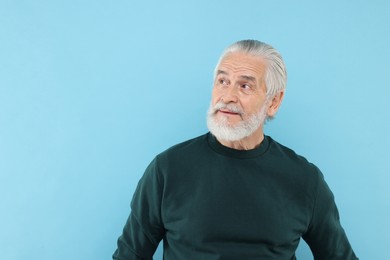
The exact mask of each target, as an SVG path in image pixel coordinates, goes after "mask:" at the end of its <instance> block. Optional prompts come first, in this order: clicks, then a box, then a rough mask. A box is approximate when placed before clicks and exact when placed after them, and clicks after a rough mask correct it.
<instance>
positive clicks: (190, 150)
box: [156, 134, 208, 162]
mask: <svg viewBox="0 0 390 260" xmlns="http://www.w3.org/2000/svg"><path fill="white" fill-rule="evenodd" d="M207 136H208V134H203V135H200V136H197V137H195V138H192V139H189V140H186V141H183V142H181V143H178V144H176V145H173V146H171V147H170V148H168V149H166V150H165V151H163V152H161V153H160V154H158V155H157V156H156V160H157V161H160V162H161V161H162V162H165V161H167V160H172V159H174V160H178V159H180V158H188V157H191V156H196V155H198V154H199V153H201V152H204V151H205V150H206V149H207V147H208V141H207Z"/></svg>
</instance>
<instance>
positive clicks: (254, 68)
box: [211, 52, 267, 127]
mask: <svg viewBox="0 0 390 260" xmlns="http://www.w3.org/2000/svg"><path fill="white" fill-rule="evenodd" d="M264 73H265V64H264V61H263V60H262V59H261V58H258V57H253V56H250V55H247V54H244V53H239V52H238V53H231V54H228V55H227V56H225V57H224V58H223V59H222V61H221V63H220V65H219V67H218V68H217V74H216V78H215V82H214V88H213V93H212V102H211V105H212V106H213V107H215V106H216V105H217V104H218V105H219V104H221V103H222V104H227V105H228V106H227V107H223V108H220V109H217V110H216V111H215V114H214V115H213V117H214V119H215V120H216V121H220V122H224V124H225V125H227V126H231V127H235V126H237V125H238V124H240V123H241V122H243V121H248V120H249V118H250V117H251V116H254V115H259V113H260V111H261V110H262V108H263V113H267V110H266V107H264V105H265V102H266V86H265V82H264ZM218 105H217V107H218ZM264 116H265V114H264Z"/></svg>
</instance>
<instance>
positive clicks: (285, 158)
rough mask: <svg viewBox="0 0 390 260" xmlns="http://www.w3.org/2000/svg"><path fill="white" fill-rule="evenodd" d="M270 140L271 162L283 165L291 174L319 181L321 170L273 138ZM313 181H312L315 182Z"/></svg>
mask: <svg viewBox="0 0 390 260" xmlns="http://www.w3.org/2000/svg"><path fill="white" fill-rule="evenodd" d="M268 138H269V154H270V155H271V156H270V157H271V160H274V161H275V163H277V164H281V165H282V166H281V167H283V168H288V169H289V172H291V173H293V174H294V175H301V176H302V177H304V178H306V177H312V178H313V179H318V178H319V177H321V176H322V173H321V171H320V170H319V168H318V167H317V166H316V165H315V164H314V163H312V162H310V161H309V160H308V159H306V157H304V156H302V155H300V154H297V153H296V152H295V151H294V150H293V149H291V148H289V147H287V146H285V145H282V144H280V143H279V142H277V141H275V140H274V139H272V138H271V137H268ZM313 179H312V180H313ZM313 181H314V180H313Z"/></svg>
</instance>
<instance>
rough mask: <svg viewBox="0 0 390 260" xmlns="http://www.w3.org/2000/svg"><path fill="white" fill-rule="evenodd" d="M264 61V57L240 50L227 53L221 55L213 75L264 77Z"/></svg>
mask: <svg viewBox="0 0 390 260" xmlns="http://www.w3.org/2000/svg"><path fill="white" fill-rule="evenodd" d="M265 70H266V63H265V60H264V58H262V57H258V56H253V55H249V54H246V53H242V52H233V53H227V54H226V55H225V56H223V57H222V59H221V60H220V62H219V64H218V65H217V67H216V70H215V76H217V75H218V74H224V75H238V76H248V77H256V78H257V79H261V78H263V77H264V74H265Z"/></svg>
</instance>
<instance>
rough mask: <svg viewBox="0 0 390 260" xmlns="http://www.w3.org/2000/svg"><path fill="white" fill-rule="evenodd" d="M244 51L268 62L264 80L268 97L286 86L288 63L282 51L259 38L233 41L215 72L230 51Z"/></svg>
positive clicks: (223, 54)
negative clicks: (285, 61)
mask: <svg viewBox="0 0 390 260" xmlns="http://www.w3.org/2000/svg"><path fill="white" fill-rule="evenodd" d="M234 52H242V53H245V54H249V55H252V56H255V57H261V58H263V59H264V60H265V62H266V70H265V75H264V81H265V85H266V88H267V98H272V97H273V96H275V95H276V94H277V93H279V92H280V91H283V90H284V89H285V88H286V83H287V71H286V65H285V64H284V61H283V59H282V56H281V55H280V53H279V52H278V51H277V50H276V49H275V48H273V47H272V46H271V45H269V44H266V43H264V42H261V41H257V40H242V41H238V42H236V43H233V44H232V45H230V46H229V47H227V48H226V49H225V51H224V52H223V53H222V55H221V57H220V58H219V61H218V63H217V66H216V68H215V72H214V78H215V77H216V71H217V70H218V67H219V65H220V63H221V61H222V59H223V58H224V57H225V56H226V55H227V54H229V53H234Z"/></svg>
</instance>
